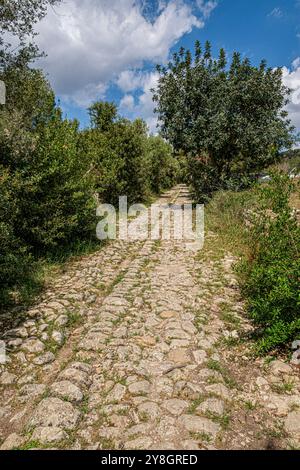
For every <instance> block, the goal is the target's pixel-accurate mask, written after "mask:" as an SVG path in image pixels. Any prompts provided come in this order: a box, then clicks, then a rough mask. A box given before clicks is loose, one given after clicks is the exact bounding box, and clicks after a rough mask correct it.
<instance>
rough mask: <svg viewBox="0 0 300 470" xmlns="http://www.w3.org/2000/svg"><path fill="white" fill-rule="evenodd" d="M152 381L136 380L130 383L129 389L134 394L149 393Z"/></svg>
mask: <svg viewBox="0 0 300 470" xmlns="http://www.w3.org/2000/svg"><path fill="white" fill-rule="evenodd" d="M149 390H150V383H149V382H148V381H147V380H141V381H140V382H134V383H132V384H130V385H129V387H128V391H129V392H130V393H131V394H132V395H143V394H147V393H149Z"/></svg>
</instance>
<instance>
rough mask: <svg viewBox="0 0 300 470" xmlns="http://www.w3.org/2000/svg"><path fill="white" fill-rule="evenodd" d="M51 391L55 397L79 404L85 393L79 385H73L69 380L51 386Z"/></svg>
mask: <svg viewBox="0 0 300 470" xmlns="http://www.w3.org/2000/svg"><path fill="white" fill-rule="evenodd" d="M50 391H51V393H52V394H53V395H57V396H58V397H60V398H63V399H66V400H69V401H71V402H74V403H79V402H81V401H82V399H83V393H82V392H81V390H80V388H79V387H77V385H74V384H72V382H70V381H69V380H62V381H61V382H55V383H54V384H52V385H51V388H50Z"/></svg>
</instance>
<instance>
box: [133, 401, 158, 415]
mask: <svg viewBox="0 0 300 470" xmlns="http://www.w3.org/2000/svg"><path fill="white" fill-rule="evenodd" d="M138 412H139V415H140V416H147V417H148V418H152V419H154V418H156V417H157V416H158V415H159V413H160V410H159V406H158V405H157V404H156V403H154V402H150V401H146V402H144V403H141V404H140V405H139V406H138Z"/></svg>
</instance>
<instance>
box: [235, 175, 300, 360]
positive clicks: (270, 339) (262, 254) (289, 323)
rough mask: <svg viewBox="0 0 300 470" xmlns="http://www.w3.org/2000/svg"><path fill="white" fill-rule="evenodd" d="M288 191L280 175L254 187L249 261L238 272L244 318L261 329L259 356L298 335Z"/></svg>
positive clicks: (299, 308)
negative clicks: (246, 312)
mask: <svg viewBox="0 0 300 470" xmlns="http://www.w3.org/2000/svg"><path fill="white" fill-rule="evenodd" d="M293 189H294V188H293V184H292V183H291V181H290V179H289V178H288V177H287V176H286V175H284V174H281V173H274V174H273V175H272V181H271V182H270V184H268V185H267V186H266V187H262V188H260V190H259V196H260V204H259V207H258V208H256V209H255V212H254V216H253V221H252V222H253V227H252V228H251V233H250V237H249V240H250V256H249V257H248V259H247V260H246V261H244V262H243V263H242V264H241V266H240V268H239V270H240V273H241V279H242V290H243V293H244V295H245V297H246V299H247V302H248V306H249V312H250V316H251V318H252V319H253V320H254V322H255V323H256V324H258V325H259V326H260V327H261V333H262V338H261V340H260V342H259V350H260V351H261V352H266V351H268V350H270V349H272V348H274V347H277V346H280V345H283V344H285V343H286V342H287V341H289V340H292V339H295V337H296V336H297V335H299V334H300V295H299V293H300V291H299V279H300V260H299V251H300V227H299V225H298V224H297V221H296V219H295V217H293V216H292V214H291V209H290V206H289V199H290V195H291V192H292V191H293Z"/></svg>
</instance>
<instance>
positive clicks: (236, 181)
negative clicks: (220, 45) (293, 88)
mask: <svg viewBox="0 0 300 470" xmlns="http://www.w3.org/2000/svg"><path fill="white" fill-rule="evenodd" d="M158 71H159V72H160V78H159V82H158V87H157V89H156V90H154V95H153V98H154V101H155V102H156V112H157V113H158V117H159V121H160V123H161V134H162V136H163V137H165V138H166V139H167V140H168V141H169V142H170V143H171V144H172V145H173V147H174V149H175V150H176V151H184V152H185V153H186V154H187V155H188V156H189V168H190V174H191V181H192V184H193V186H194V189H195V192H196V195H197V198H198V199H200V198H201V197H203V195H205V194H209V193H210V192H211V191H213V190H215V189H218V188H220V187H224V186H226V185H240V184H241V182H246V178H247V177H248V176H249V174H251V173H255V172H257V171H260V170H261V169H262V168H265V167H266V166H268V165H269V164H271V163H272V162H274V161H276V159H278V158H279V155H280V151H281V150H282V149H284V148H286V147H289V146H290V145H291V143H292V142H293V138H292V131H293V128H292V127H291V126H290V121H289V120H288V119H287V113H286V112H285V111H283V108H284V106H285V105H286V104H287V96H288V94H289V90H288V89H287V88H286V87H285V86H283V84H282V72H281V70H280V69H277V70H272V69H270V68H267V67H266V63H265V62H264V61H263V62H262V63H261V64H260V66H259V67H255V66H253V65H251V63H250V61H249V59H243V60H242V59H241V56H240V54H238V53H234V54H233V58H232V61H231V64H229V66H228V65H227V60H226V54H225V51H224V50H223V49H221V51H220V54H219V58H218V59H213V58H212V55H211V46H210V43H209V42H207V43H206V45H205V48H204V52H203V51H202V48H201V45H200V43H199V42H197V43H196V46H195V55H194V58H193V57H192V55H191V53H190V51H188V50H187V51H186V50H184V49H183V48H182V49H181V50H180V51H179V53H175V54H174V56H173V59H172V61H171V62H170V63H169V64H168V66H167V67H161V66H159V67H158Z"/></svg>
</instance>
